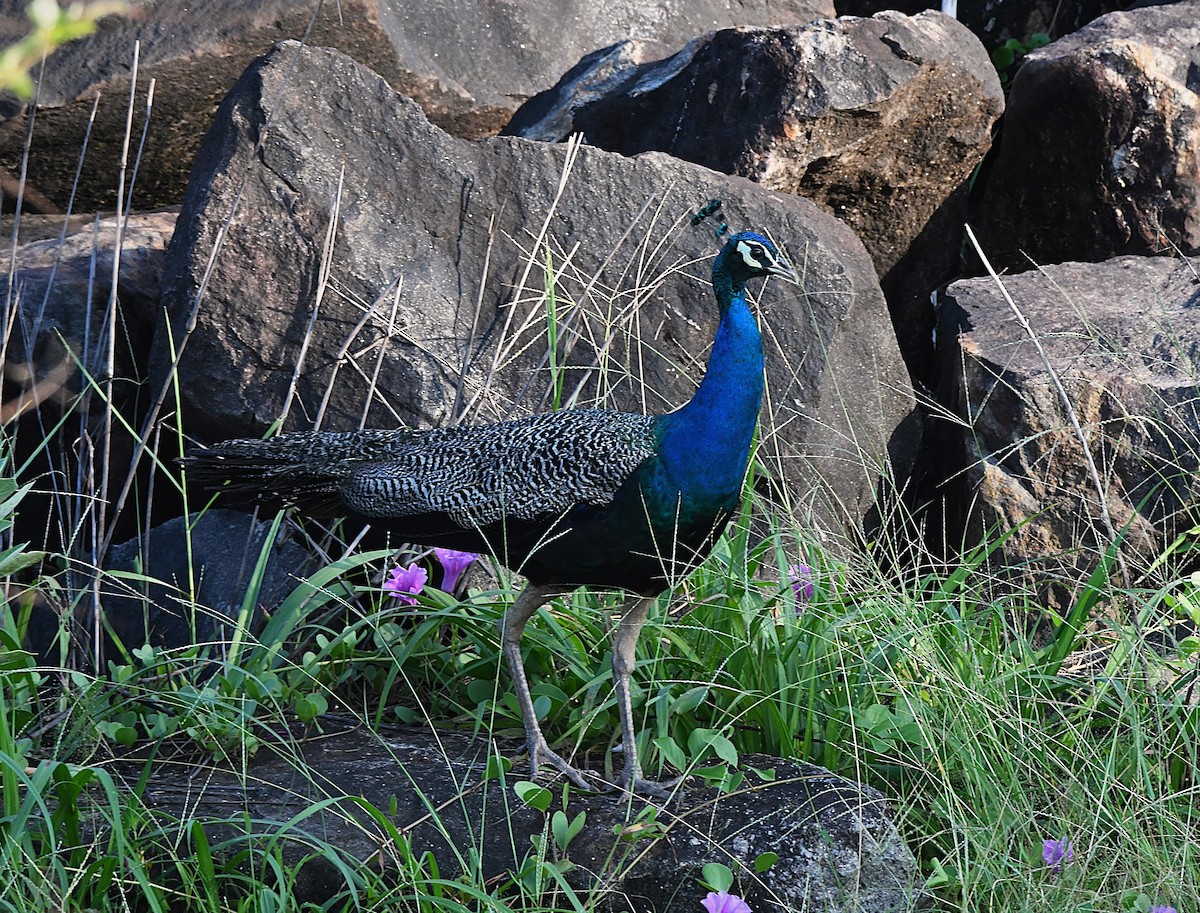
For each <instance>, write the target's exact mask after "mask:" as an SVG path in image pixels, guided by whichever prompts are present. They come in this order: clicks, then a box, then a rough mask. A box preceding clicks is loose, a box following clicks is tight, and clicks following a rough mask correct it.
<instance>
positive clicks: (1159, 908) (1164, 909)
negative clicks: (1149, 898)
mask: <svg viewBox="0 0 1200 913" xmlns="http://www.w3.org/2000/svg"><path fill="white" fill-rule="evenodd" d="M1150 913H1178V911H1177V910H1176V909H1175V908H1174V907H1168V906H1167V905H1166V904H1156V905H1155V906H1153V907H1151V908H1150Z"/></svg>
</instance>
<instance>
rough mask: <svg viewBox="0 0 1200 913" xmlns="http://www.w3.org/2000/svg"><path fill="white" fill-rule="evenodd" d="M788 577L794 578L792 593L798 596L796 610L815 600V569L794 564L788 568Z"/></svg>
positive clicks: (802, 564)
mask: <svg viewBox="0 0 1200 913" xmlns="http://www.w3.org/2000/svg"><path fill="white" fill-rule="evenodd" d="M788 576H789V577H791V578H792V592H794V593H795V594H796V610H797V611H799V610H800V608H801V606H803V605H804V604H805V603H807V602H808V601H809V600H810V599H812V598H813V569H812V568H811V567H809V566H808V565H807V564H804V563H803V562H801V563H800V564H792V565H789V566H788Z"/></svg>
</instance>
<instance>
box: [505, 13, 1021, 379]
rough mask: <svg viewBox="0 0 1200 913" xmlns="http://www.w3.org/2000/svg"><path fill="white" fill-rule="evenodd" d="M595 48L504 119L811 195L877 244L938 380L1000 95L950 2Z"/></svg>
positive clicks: (921, 362)
mask: <svg viewBox="0 0 1200 913" xmlns="http://www.w3.org/2000/svg"><path fill="white" fill-rule="evenodd" d="M644 56H647V54H646V53H645V52H644V51H643V50H642V48H641V46H640V45H637V44H633V45H627V46H625V47H624V48H622V47H618V48H614V49H610V51H609V52H607V53H604V54H601V53H597V54H595V55H592V57H591V58H589V59H588V60H587V61H583V62H581V64H580V65H579V67H577V68H576V69H574V70H572V71H571V72H570V73H569V74H568V75H567V76H566V77H564V79H563V80H562V81H561V82H560V83H559V84H558V85H557V86H556V87H555V88H554V89H552V90H550V91H549V92H547V93H543V94H542V95H541V96H539V97H537V98H534V99H533V100H531V101H530V102H528V103H527V104H526V105H525V107H523V108H522V109H521V110H520V111H518V112H517V114H516V116H515V117H514V118H513V121H512V122H511V123H510V124H509V126H508V127H506V128H505V132H506V133H511V134H512V135H516V136H525V137H530V138H536V139H542V140H562V139H565V138H566V137H567V136H568V135H570V134H571V133H574V132H582V133H583V135H584V136H585V137H586V139H587V142H589V143H592V144H594V145H597V146H599V147H601V148H603V149H609V150H611V151H614V152H620V153H622V154H625V155H634V154H636V153H639V152H645V151H648V150H658V151H661V152H668V153H670V154H671V155H674V156H677V157H679V158H682V159H686V160H687V161H690V162H696V163H697V164H700V165H705V166H707V167H709V168H713V169H716V170H717V171H722V172H725V173H727V174H737V175H741V176H742V177H746V178H749V179H750V180H753V181H756V182H758V183H761V184H762V185H763V186H765V187H769V188H771V189H772V190H780V191H784V192H787V193H792V194H796V195H798V196H803V197H807V198H808V199H811V200H813V201H814V202H816V203H818V204H819V205H821V206H822V207H823V208H824V209H826V210H827V211H829V212H831V213H833V214H834V215H836V216H837V217H838V218H840V219H842V220H843V221H845V222H846V223H847V224H849V225H850V226H851V227H852V228H853V229H854V230H855V231H856V232H858V234H859V236H860V237H861V238H862V240H863V243H864V244H865V245H866V248H867V251H868V252H869V253H870V254H871V258H872V260H873V262H874V264H875V269H876V271H877V272H878V273H879V276H880V281H881V284H882V286H883V290H884V293H885V294H886V296H887V299H888V304H889V306H890V308H891V313H892V318H893V321H894V323H895V328H896V333H897V336H898V338H899V340H900V349H901V352H902V353H903V354H904V357H905V360H906V361H907V362H908V365H909V367H910V369H911V370H912V372H913V375H914V377H916V378H918V379H920V380H922V381H926V382H928V381H930V380H931V369H932V364H933V343H932V330H933V324H934V316H933V307H932V305H931V304H930V298H929V296H930V292H932V291H933V290H934V289H936V288H938V287H939V286H941V285H944V284H945V283H946V282H948V281H949V280H950V279H951V278H953V277H954V276H956V275H957V274H958V268H959V240H960V238H961V234H962V224H963V221H964V219H965V215H966V202H967V201H966V192H965V187H964V184H965V182H966V180H967V178H968V177H969V176H970V174H971V170H972V169H973V168H974V167H975V165H976V164H977V163H978V162H979V161H980V159H981V158H982V157H983V154H984V152H986V151H987V149H988V147H989V146H990V144H991V131H992V127H993V124H994V123H995V121H996V119H997V118H998V117H999V116H1000V112H1001V111H1002V110H1003V108H1004V99H1003V95H1002V93H1001V91H1000V83H999V80H998V79H997V77H996V71H995V68H994V67H993V66H992V64H991V62H990V61H989V59H988V55H987V53H986V52H985V51H984V49H983V47H982V46H981V45H980V43H979V41H978V40H977V39H976V38H975V37H974V36H973V35H972V34H971V33H970V32H969V31H967V29H966V28H964V27H963V26H962V25H960V24H958V23H957V22H955V21H954V20H953V19H950V18H948V17H946V16H943V15H942V14H940V13H935V12H932V11H930V12H924V13H921V14H919V15H916V16H912V17H909V16H904V15H902V14H900V13H896V12H882V13H878V14H877V15H875V16H873V17H872V18H870V19H855V18H843V19H838V20H836V21H822V22H814V23H811V24H809V25H795V26H788V27H784V28H771V29H765V28H741V29H726V30H723V31H720V32H716V33H714V34H710V35H705V36H702V37H700V38H697V39H695V40H694V41H692V42H690V43H689V44H688V45H687V46H686V47H685V48H684V49H683V50H682V51H680V52H679V53H678V54H675V55H674V56H672V57H670V58H668V59H666V60H663V61H659V62H653V63H641V62H640V58H641V57H644Z"/></svg>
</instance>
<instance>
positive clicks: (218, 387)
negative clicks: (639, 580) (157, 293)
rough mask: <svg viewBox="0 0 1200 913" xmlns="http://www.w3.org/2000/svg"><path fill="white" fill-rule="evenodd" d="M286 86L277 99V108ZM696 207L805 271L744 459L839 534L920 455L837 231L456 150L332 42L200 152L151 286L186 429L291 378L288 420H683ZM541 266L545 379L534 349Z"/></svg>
mask: <svg viewBox="0 0 1200 913" xmlns="http://www.w3.org/2000/svg"><path fill="white" fill-rule="evenodd" d="M285 79H287V80H288V81H289V83H290V85H291V87H292V89H293V90H294V91H293V94H292V95H291V96H290V97H289V98H287V99H284V100H281V99H280V96H279V91H278V89H279V86H280V85H281V83H282V82H283V80H285ZM268 117H269V118H270V119H271V128H270V131H269V133H266V134H264V119H265V118H268ZM343 168H344V169H345V171H344V176H343V177H342V180H341V190H340V205H339V206H338V207H337V219H336V221H335V222H334V227H335V229H336V231H335V234H334V247H333V257H332V264H331V270H330V274H329V276H328V283H327V284H328V289H327V291H326V294H325V295H324V298H323V299H322V300H321V303H320V306H319V311H318V318H319V319H317V320H315V322H314V321H312V319H311V315H312V313H313V308H314V302H315V300H316V290H317V288H318V285H319V284H320V282H321V275H322V274H321V268H320V263H321V259H322V249H323V248H324V246H325V239H326V235H327V233H328V230H329V225H330V221H331V218H332V213H333V212H334V202H335V199H338V194H339V175H340V174H342V169H343ZM564 172H569V177H568V178H567V179H566V180H565V181H563V180H562V176H563V174H564ZM560 182H561V183H560ZM713 197H717V198H721V199H724V200H725V201H726V212H727V215H728V218H729V220H730V222H731V224H733V225H735V226H739V227H740V226H756V227H758V228H760V229H765V230H767V231H770V232H771V233H772V234H773V235H774V236H775V238H776V239H778V240H779V242H780V243H781V244H782V245H783V247H784V248H785V249H786V251H787V253H788V254H789V255H790V257H791V258H792V259H793V261H794V262H795V263H796V264H797V266H798V268H799V269H800V272H801V274H802V276H803V288H802V289H799V290H797V289H795V287H786V286H781V285H779V284H776V285H773V286H770V287H768V288H767V289H766V290H765V291H763V293H762V294H761V307H760V310H759V313H760V317H761V321H762V323H763V325H764V330H765V336H766V340H767V362H768V369H767V373H768V384H769V391H770V392H769V395H768V399H767V405H766V407H765V409H764V419H763V422H762V425H761V427H762V428H763V429H765V430H767V432H768V433H766V434H765V436H764V438H763V441H762V450H761V455H762V458H763V460H762V461H763V463H764V465H766V466H767V467H769V469H770V471H771V472H772V473H774V474H775V477H776V480H777V482H778V483H779V484H783V485H786V486H788V487H789V488H791V489H792V490H793V491H792V493H791V494H790V495H789V498H790V499H791V500H792V501H796V500H799V501H800V502H801V503H802V504H803V505H806V506H808V508H809V510H810V512H811V516H812V520H813V523H814V525H815V526H816V527H817V528H818V529H819V530H822V531H823V532H824V533H826V534H829V535H830V536H832V537H833V538H834V539H837V538H839V537H841V536H844V535H857V534H858V530H859V528H860V526H861V523H862V520H863V517H864V515H865V514H866V513H867V512H868V511H869V509H870V507H871V505H872V504H873V503H874V501H875V497H876V489H877V487H878V486H879V485H880V484H881V481H882V479H883V478H884V476H885V475H887V474H889V473H892V472H894V473H895V474H897V475H900V476H903V475H904V474H905V473H906V472H907V470H908V467H909V466H910V465H911V461H912V458H913V457H912V453H913V450H914V448H915V441H914V440H913V436H912V435H913V432H912V429H911V426H910V425H907V424H904V423H905V422H906V420H908V421H911V413H912V410H913V397H912V394H911V391H910V390H908V388H907V383H906V377H905V372H904V367H903V364H902V362H901V360H900V357H899V354H898V352H897V350H896V345H895V339H894V336H893V335H892V332H891V329H890V326H889V325H888V319H887V316H886V310H885V306H884V302H883V299H882V296H881V294H880V292H879V289H878V286H877V284H876V281H875V276H874V272H873V270H872V269H871V265H870V262H869V260H868V259H867V257H866V254H865V252H864V251H863V249H862V246H861V244H860V242H859V241H858V240H857V238H855V237H854V235H853V233H852V232H850V231H849V230H848V229H847V228H846V227H845V226H844V225H843V224H841V223H840V222H838V221H837V220H836V219H833V218H832V217H830V216H828V215H827V214H825V213H822V212H821V211H820V210H818V209H817V208H816V207H815V206H813V205H812V204H811V203H808V202H807V201H803V200H799V199H797V198H794V197H789V196H787V195H785V194H776V193H771V192H770V191H767V190H764V189H763V188H761V187H759V186H757V185H754V184H751V183H750V182H747V181H744V180H741V179H739V178H729V177H725V176H722V175H718V174H716V173H714V172H710V171H707V170H706V169H703V168H699V167H696V166H694V165H690V164H686V163H683V162H679V161H677V160H675V159H672V158H670V157H668V156H663V155H647V156H642V157H639V158H637V159H632V160H630V159H626V158H623V157H621V156H618V155H613V154H610V153H605V152H602V151H599V150H596V149H589V148H574V149H568V148H566V147H563V146H552V145H546V144H542V143H532V142H528V141H525V140H519V139H492V140H486V141H482V142H477V143H469V142H464V141H462V140H457V139H454V138H452V137H450V136H448V135H446V134H444V133H442V132H441V131H440V130H438V129H437V128H436V127H434V126H432V125H430V124H429V123H428V121H427V120H426V119H425V117H424V115H423V114H422V113H421V110H420V109H419V108H418V107H417V106H416V105H414V104H412V103H411V102H409V101H408V100H407V99H404V98H403V97H401V96H398V95H396V94H395V93H393V92H392V91H391V89H390V88H389V87H388V86H387V84H386V83H385V82H384V81H383V80H382V79H380V78H379V77H378V76H377V75H376V74H374V73H371V72H370V71H368V70H366V69H365V68H363V67H360V66H358V65H357V64H355V63H354V62H353V61H351V60H350V59H349V58H347V57H345V56H344V55H341V54H339V53H337V52H335V51H331V50H326V49H306V50H304V51H301V52H299V53H297V50H296V47H295V46H294V45H283V46H281V47H280V48H279V49H277V50H276V51H275V52H273V53H272V54H270V55H268V56H267V57H265V58H263V59H262V60H260V61H259V62H257V63H256V64H255V65H254V66H253V67H252V68H251V69H250V70H248V71H247V73H246V75H245V76H244V77H243V79H242V80H241V81H240V82H239V83H238V86H237V87H236V88H235V90H234V91H233V93H231V95H230V97H229V98H228V99H226V101H225V102H224V103H223V105H222V107H221V110H220V112H219V113H218V116H217V119H216V121H215V123H214V125H213V127H212V129H211V130H210V132H209V134H208V136H207V137H206V139H205V143H204V146H203V149H202V150H201V154H200V156H199V157H198V159H197V165H196V169H195V172H194V173H193V176H192V182H191V185H190V188H189V191H188V196H187V198H186V201H185V203H184V207H183V211H182V213H181V215H180V219H179V228H178V230H177V231H176V234H175V237H174V239H173V241H172V244H171V248H170V250H169V252H168V264H167V268H166V273H165V275H164V279H163V288H164V293H163V304H164V310H165V313H167V314H169V315H170V318H171V320H172V321H173V323H174V327H175V339H176V340H180V339H183V338H184V336H185V335H188V334H187V331H186V326H187V323H188V321H189V319H191V317H192V315H193V311H194V314H195V319H196V326H195V328H194V330H193V331H191V333H190V335H189V336H188V339H187V342H186V344H185V349H184V352H183V356H182V360H181V364H180V375H181V378H182V390H183V395H184V403H183V408H184V412H185V414H184V420H185V427H187V428H188V429H189V431H190V432H191V433H193V434H195V435H196V436H197V437H198V438H200V439H202V440H212V439H214V438H226V437H231V436H235V435H238V434H258V433H261V432H262V430H263V429H265V428H266V427H267V426H269V425H270V424H271V423H272V422H273V421H275V420H276V419H277V418H278V417H279V415H280V414H281V410H282V409H283V406H284V404H285V402H287V401H288V394H289V389H291V386H292V383H293V378H294V377H297V376H298V380H297V382H296V388H295V389H296V393H295V396H294V397H293V399H292V400H291V410H290V412H289V414H288V416H287V420H286V422H285V425H286V426H287V427H289V428H298V427H305V426H309V425H311V424H313V423H314V421H315V420H316V419H318V418H320V420H321V424H322V426H323V427H326V428H330V429H338V428H342V429H345V428H353V427H358V425H359V424H360V422H361V421H362V420H363V417H364V415H366V418H367V422H368V423H369V424H372V425H376V426H380V427H395V426H397V425H398V424H400V423H404V424H408V425H421V426H434V425H442V424H446V423H449V422H455V421H458V420H460V419H463V418H466V419H467V420H470V421H489V420H495V419H498V418H502V417H505V416H509V415H513V414H519V413H524V412H529V411H543V410H545V409H547V408H550V407H551V406H552V405H553V404H554V402H555V398H556V396H557V397H558V400H559V401H560V402H561V403H563V404H568V403H574V404H578V405H590V404H607V405H611V406H615V407H617V408H627V409H632V410H637V411H642V410H646V411H666V410H670V409H672V408H675V407H677V406H679V405H681V404H682V403H684V402H685V401H687V399H688V398H690V396H691V394H692V392H693V391H694V390H695V387H696V384H697V383H698V381H699V379H700V376H701V372H702V367H703V364H704V360H705V357H706V353H707V350H708V348H709V346H710V345H711V342H712V334H713V330H714V326H715V321H716V317H717V315H716V308H715V307H714V305H713V298H712V292H711V287H710V285H709V280H708V274H709V264H708V262H707V260H706V258H707V257H709V256H711V255H712V254H713V253H715V251H716V244H715V243H714V238H713V234H712V230H711V229H710V228H708V227H705V228H703V229H702V230H693V229H691V228H689V227H687V225H686V221H687V217H688V215H689V214H690V213H692V212H694V211H695V210H696V208H697V207H698V206H699V205H700V204H702V203H703V202H704V201H706V200H708V199H709V198H713ZM543 226H544V227H545V231H544V233H543V232H542V228H543ZM218 240H220V241H221V244H222V246H221V248H220V250H219V251H218V252H217V253H216V255H215V257H214V255H213V252H214V244H216V243H217V241H218ZM210 261H211V266H212V269H211V273H208V269H209V265H210ZM547 265H549V266H550V267H552V269H553V273H554V289H555V298H554V301H555V307H556V308H557V312H556V315H555V321H554V325H555V327H556V328H557V329H556V331H557V333H558V339H557V345H558V348H557V356H556V358H557V362H558V365H559V371H558V373H554V372H551V370H550V369H549V367H548V364H547V361H546V359H545V358H544V355H545V353H547V351H548V344H547V334H548V328H547V317H546V310H547V306H548V305H547V303H546V298H545V296H544V295H543V290H544V287H545V284H546V267H547ZM206 275H207V279H206V278H205V277H206ZM202 282H205V286H204V294H203V297H202V298H200V300H199V303H198V304H196V297H197V293H198V290H199V289H200V287H201V283H202ZM393 302H395V303H396V305H397V307H396V309H395V315H394V322H393V321H392V313H393ZM310 322H311V323H312V330H311V333H309V325H310ZM389 326H390V327H391V329H390V330H389ZM306 335H307V336H308V342H307V347H306V348H304V340H305V338H306ZM160 343H161V340H160ZM302 349H303V351H304V352H305V354H304V356H303V362H302V364H301V360H302V359H301V351H302ZM165 351H166V346H165V344H161V345H160V346H159V347H158V360H157V365H158V367H157V374H156V384H162V383H163V382H164V379H165V376H166V373H167V369H168V365H167V364H166V360H165V358H164V353H165ZM298 364H300V368H299V371H297V365H298ZM376 377H377V382H374V381H373V378H376ZM372 391H373V392H372ZM556 391H557V392H556Z"/></svg>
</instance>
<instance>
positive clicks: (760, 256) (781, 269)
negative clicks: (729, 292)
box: [713, 231, 800, 291]
mask: <svg viewBox="0 0 1200 913" xmlns="http://www.w3.org/2000/svg"><path fill="white" fill-rule="evenodd" d="M757 276H779V277H780V278H782V279H786V280H788V281H789V282H799V281H800V280H799V277H798V276H797V275H796V271H795V270H794V269H793V268H792V265H791V264H790V263H788V262H787V260H786V259H784V257H783V255H782V254H780V253H779V251H778V250H776V249H775V245H774V244H772V243H771V242H770V241H768V240H767V239H766V238H764V237H763V236H762V235H760V234H759V233H758V232H754V231H740V232H738V233H737V234H736V235H734V236H733V237H731V238H730V239H729V240H728V241H726V242H725V246H724V247H723V248H721V252H720V253H719V254H717V259H716V261H715V262H714V263H713V283H714V284H719V283H720V282H721V280H722V279H723V280H725V281H727V282H729V283H730V285H731V286H732V287H733V289H734V290H737V291H740V290H742V289H744V288H745V287H746V281H747V280H748V279H753V278H755V277H757Z"/></svg>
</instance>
